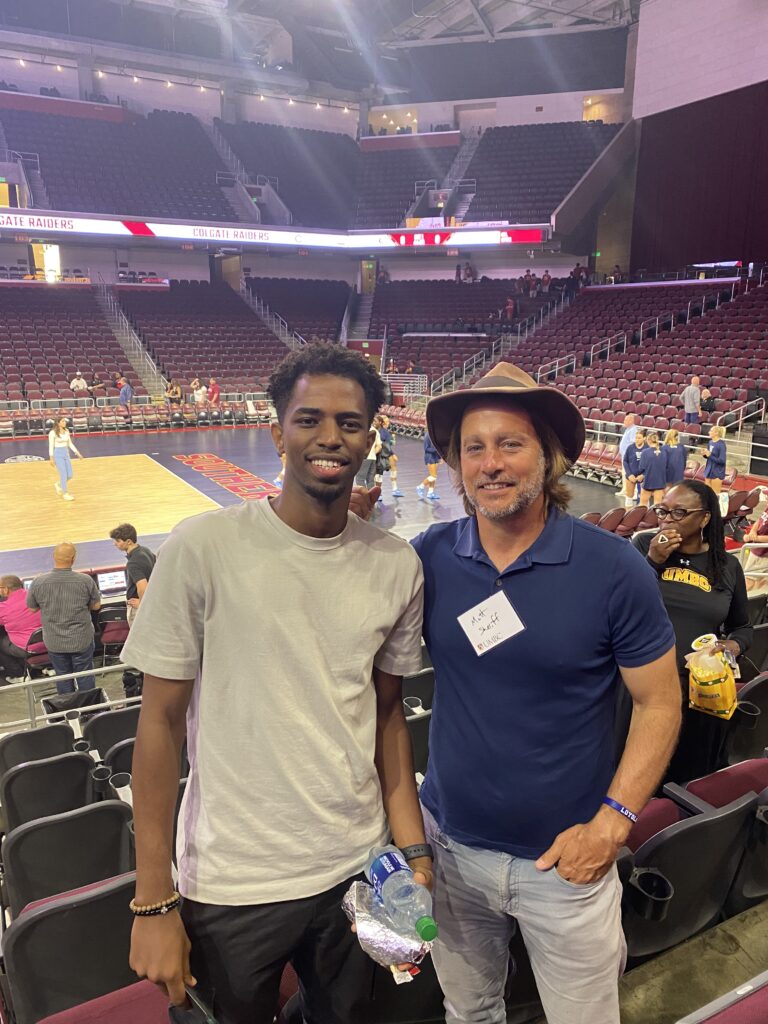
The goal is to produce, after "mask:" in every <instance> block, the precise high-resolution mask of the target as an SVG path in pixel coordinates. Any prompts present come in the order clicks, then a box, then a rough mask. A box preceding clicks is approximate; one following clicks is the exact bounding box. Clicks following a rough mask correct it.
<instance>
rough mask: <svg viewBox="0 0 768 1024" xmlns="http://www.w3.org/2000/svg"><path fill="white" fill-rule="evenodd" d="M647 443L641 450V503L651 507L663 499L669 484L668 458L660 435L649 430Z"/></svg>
mask: <svg viewBox="0 0 768 1024" xmlns="http://www.w3.org/2000/svg"><path fill="white" fill-rule="evenodd" d="M645 440H646V443H645V446H644V447H643V449H642V451H641V452H640V463H639V470H640V475H641V477H642V484H641V485H640V504H641V505H645V506H646V508H650V506H651V505H655V504H656V502H657V501H661V499H662V496H663V494H664V490H665V488H666V486H667V459H666V456H665V454H664V452H663V451H662V448H661V446H660V444H659V435H658V434H657V433H656V431H655V430H649V431H648V434H647V435H646V438H645Z"/></svg>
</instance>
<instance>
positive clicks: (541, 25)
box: [141, 0, 642, 49]
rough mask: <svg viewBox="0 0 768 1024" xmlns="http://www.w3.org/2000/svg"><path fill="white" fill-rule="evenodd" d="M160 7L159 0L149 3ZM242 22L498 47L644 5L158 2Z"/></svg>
mask: <svg viewBox="0 0 768 1024" xmlns="http://www.w3.org/2000/svg"><path fill="white" fill-rule="evenodd" d="M141 2H145V3H152V2H153V0H141ZM154 2H156V3H158V4H159V5H162V6H172V7H175V8H176V9H181V10H187V11H190V10H197V11H200V12H202V11H206V12H208V13H211V12H216V13H218V14H220V15H226V14H228V15H230V16H231V17H233V18H235V19H238V18H240V19H242V18H244V17H245V18H248V16H257V17H260V18H270V19H274V21H276V22H279V23H281V24H283V25H284V26H285V27H286V28H287V29H288V30H289V31H290V30H291V27H292V26H295V25H296V24H300V25H301V26H302V28H303V29H304V30H309V31H310V32H318V33H322V34H327V35H335V36H338V37H341V38H345V39H346V40H348V41H349V42H350V43H359V42H360V41H366V42H367V43H368V44H369V45H370V44H377V45H379V46H381V47H384V48H390V47H391V48H404V49H410V48H412V47H415V46H435V45H440V44H444V43H457V42H483V41H485V42H489V43H492V42H495V41H497V40H502V39H514V38H519V37H520V36H521V35H522V34H527V35H540V34H547V33H554V32H569V31H571V32H572V31H584V30H599V29H613V28H619V27H621V26H624V25H628V24H631V23H632V22H633V21H635V20H637V14H638V8H639V6H640V3H641V2H642V0H154Z"/></svg>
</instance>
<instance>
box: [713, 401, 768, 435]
mask: <svg viewBox="0 0 768 1024" xmlns="http://www.w3.org/2000/svg"><path fill="white" fill-rule="evenodd" d="M734 414H735V415H736V419H735V420H734V419H733V418H732V417H733V416H734ZM754 417H757V418H758V419H759V420H762V419H763V418H764V417H765V399H764V398H753V399H752V400H751V401H749V402H744V403H743V404H742V405H737V406H736V407H735V408H734V407H733V406H732V407H731V408H730V409H729V410H728V411H727V412H724V413H721V414H720V415H719V416H718V417H717V419H716V420H715V426H716V427H726V428H728V427H734V426H735V425H736V424H738V429H739V431H741V428H742V426H743V424H744V423H745V422H746V420H751V419H753V418H754ZM726 420H728V422H727V423H726V422H725V421H726Z"/></svg>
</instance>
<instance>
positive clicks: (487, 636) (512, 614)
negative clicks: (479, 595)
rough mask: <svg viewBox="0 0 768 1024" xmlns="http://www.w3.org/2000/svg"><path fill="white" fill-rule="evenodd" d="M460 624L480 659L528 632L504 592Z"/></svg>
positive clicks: (472, 610) (473, 610)
mask: <svg viewBox="0 0 768 1024" xmlns="http://www.w3.org/2000/svg"><path fill="white" fill-rule="evenodd" d="M457 621H458V623H459V625H460V626H461V628H462V629H463V630H464V632H465V633H466V634H467V639H468V640H469V642H470V643H471V644H472V649H473V650H474V652H475V654H476V655H477V656H478V658H481V657H482V656H483V655H484V654H487V653H488V651H492V650H493V648H494V647H498V646H499V644H503V643H504V641H505V640H509V639H510V637H513V636H517V634H518V633H522V631H523V630H524V629H525V625H524V624H523V621H522V619H521V618H520V616H519V615H518V614H517V612H516V611H515V609H514V608H513V607H512V604H511V603H510V600H509V598H508V597H507V595H506V594H504V593H503V592H502V591H499V592H498V593H497V594H494V595H493V597H489V598H488V600H487V601H481V602H480V604H476V605H475V607H474V608H470V609H469V611H466V612H464V613H463V614H462V615H459V617H458V619H457Z"/></svg>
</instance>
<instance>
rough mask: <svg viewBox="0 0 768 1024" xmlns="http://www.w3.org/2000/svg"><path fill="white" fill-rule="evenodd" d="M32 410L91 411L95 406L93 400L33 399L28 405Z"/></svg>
mask: <svg viewBox="0 0 768 1024" xmlns="http://www.w3.org/2000/svg"><path fill="white" fill-rule="evenodd" d="M28 404H29V407H30V408H32V409H92V408H93V407H94V405H95V404H96V403H95V401H94V399H93V398H74V397H72V398H33V399H32V400H31V401H30V402H29V403H28Z"/></svg>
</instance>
